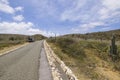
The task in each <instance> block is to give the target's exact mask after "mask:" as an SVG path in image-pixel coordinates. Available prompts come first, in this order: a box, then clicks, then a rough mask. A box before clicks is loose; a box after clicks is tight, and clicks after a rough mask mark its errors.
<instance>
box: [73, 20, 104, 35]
mask: <svg viewBox="0 0 120 80" xmlns="http://www.w3.org/2000/svg"><path fill="white" fill-rule="evenodd" d="M102 25H104V23H103V22H90V23H87V24H82V25H80V26H78V27H77V28H72V31H73V32H80V33H85V32H87V31H88V30H90V29H93V28H95V27H96V26H102Z"/></svg>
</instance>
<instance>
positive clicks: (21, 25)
mask: <svg viewBox="0 0 120 80" xmlns="http://www.w3.org/2000/svg"><path fill="white" fill-rule="evenodd" d="M0 33H8V34H9V33H11V34H13V33H14V34H26V35H33V34H42V35H44V36H54V33H52V32H50V31H44V30H40V29H38V28H34V24H33V23H31V22H0Z"/></svg>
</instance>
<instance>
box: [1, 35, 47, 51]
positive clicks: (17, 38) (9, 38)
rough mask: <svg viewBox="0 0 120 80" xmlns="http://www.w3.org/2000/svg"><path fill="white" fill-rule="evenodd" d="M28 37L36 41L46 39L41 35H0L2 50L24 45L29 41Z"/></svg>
mask: <svg viewBox="0 0 120 80" xmlns="http://www.w3.org/2000/svg"><path fill="white" fill-rule="evenodd" d="M28 37H32V38H34V40H35V41H37V40H41V39H45V38H46V37H44V36H42V35H40V34H36V35H32V36H28V35H19V34H0V50H3V49H4V48H8V47H12V46H15V45H19V44H24V43H26V42H27V41H28Z"/></svg>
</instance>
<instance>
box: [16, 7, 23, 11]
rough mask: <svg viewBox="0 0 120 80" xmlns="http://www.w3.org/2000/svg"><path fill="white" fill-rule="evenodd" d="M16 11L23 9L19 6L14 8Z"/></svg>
mask: <svg viewBox="0 0 120 80" xmlns="http://www.w3.org/2000/svg"><path fill="white" fill-rule="evenodd" d="M15 10H16V11H23V7H21V6H19V7H16V8H15Z"/></svg>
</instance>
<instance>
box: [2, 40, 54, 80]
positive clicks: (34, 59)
mask: <svg viewBox="0 0 120 80" xmlns="http://www.w3.org/2000/svg"><path fill="white" fill-rule="evenodd" d="M42 47H43V41H38V42H33V43H30V44H28V45H26V46H24V47H22V48H20V49H17V50H15V51H13V52H10V53H8V54H6V55H3V56H0V80H42V79H43V78H44V76H45V74H43V73H44V72H46V74H48V75H46V77H47V78H49V79H47V78H46V79H44V80H52V77H51V73H50V69H49V68H48V66H49V65H48V62H46V61H47V58H46V55H45V54H44V53H45V52H44V50H43V49H42ZM41 60H42V61H41ZM44 63H45V64H46V65H47V66H46V67H41V64H42V65H44ZM40 67H41V68H40ZM45 68H47V69H45ZM41 69H44V70H46V71H44V70H41ZM39 71H40V72H39ZM47 72H48V73H47ZM39 75H44V76H39ZM42 77H43V78H42Z"/></svg>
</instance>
